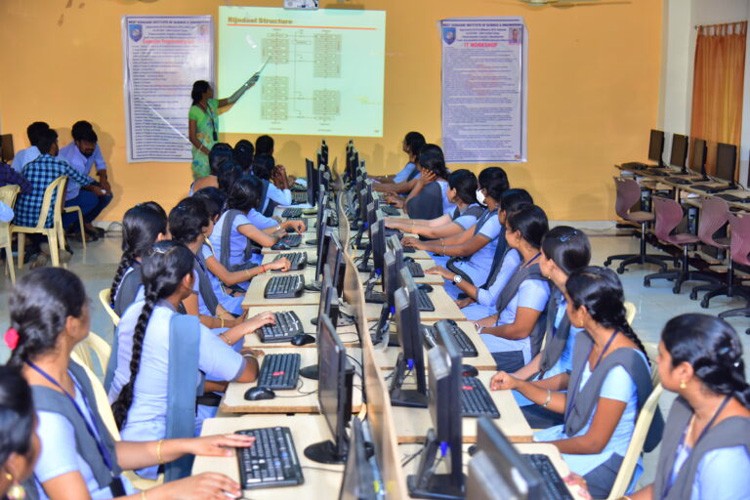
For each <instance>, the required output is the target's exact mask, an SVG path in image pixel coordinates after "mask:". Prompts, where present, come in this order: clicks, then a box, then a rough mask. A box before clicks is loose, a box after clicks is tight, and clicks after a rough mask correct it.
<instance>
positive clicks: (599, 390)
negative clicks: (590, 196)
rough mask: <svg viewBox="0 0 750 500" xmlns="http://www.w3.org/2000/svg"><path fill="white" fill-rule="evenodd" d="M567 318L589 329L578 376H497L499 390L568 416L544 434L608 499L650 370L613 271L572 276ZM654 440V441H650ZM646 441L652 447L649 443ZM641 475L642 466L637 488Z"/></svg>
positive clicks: (576, 359)
mask: <svg viewBox="0 0 750 500" xmlns="http://www.w3.org/2000/svg"><path fill="white" fill-rule="evenodd" d="M565 288H566V291H567V294H568V298H569V299H570V300H569V302H568V305H567V307H568V318H569V319H570V322H571V324H573V325H574V326H576V327H579V328H583V329H584V330H585V332H582V333H579V334H578V336H577V337H576V345H575V350H574V352H573V365H572V367H573V368H572V371H571V372H570V374H568V373H560V374H559V375H556V376H555V377H553V378H551V379H548V380H545V381H544V382H547V383H552V382H553V381H555V382H557V383H559V386H560V387H561V388H567V392H561V391H554V390H552V389H549V388H544V387H540V386H539V384H540V382H529V381H526V380H523V379H518V378H516V377H513V376H511V375H509V374H508V373H505V372H500V373H498V374H496V375H495V376H494V377H493V378H492V382H491V388H492V389H493V390H500V389H515V390H517V391H519V392H521V394H523V395H524V396H526V397H527V398H529V399H530V400H532V401H534V403H536V404H538V405H541V406H543V407H545V408H547V409H549V410H551V411H554V412H556V413H562V414H563V415H564V423H563V425H558V426H555V427H550V428H549V429H544V430H541V431H538V432H537V433H536V434H535V435H534V440H535V441H549V442H551V443H552V444H554V445H555V446H556V447H557V448H558V449H559V450H560V452H561V453H562V454H563V459H564V460H565V463H567V464H568V466H569V467H570V470H571V471H573V472H574V473H576V474H579V475H581V476H583V478H584V479H585V481H586V483H587V484H588V487H589V490H590V492H591V495H592V496H593V497H594V498H606V497H607V496H608V495H609V493H610V490H611V489H612V484H613V483H614V480H615V476H616V475H617V472H618V470H619V468H620V464H621V463H622V460H623V457H624V456H625V452H626V450H627V447H628V444H629V443H630V439H631V437H632V436H633V429H634V428H635V421H636V418H637V417H638V411H639V409H640V408H641V407H642V406H643V403H644V402H645V401H646V399H647V398H648V395H649V394H650V393H651V389H652V383H651V371H650V368H649V362H648V358H647V357H646V353H645V351H644V348H643V345H642V344H641V341H640V340H639V339H638V336H637V335H636V334H635V332H633V330H632V328H631V327H630V325H629V324H628V322H627V320H626V319H625V306H624V297H623V292H622V284H621V283H620V280H619V279H618V277H617V274H615V272H614V271H612V270H610V269H606V268H602V267H588V268H585V269H582V270H578V271H575V272H573V273H572V274H571V275H570V277H569V278H568V282H567V284H566V286H565ZM647 441H648V440H647ZM647 444H648V443H647ZM641 471H642V464H641V459H639V461H638V465H637V467H636V471H635V474H634V477H633V481H632V483H631V484H636V482H637V481H638V477H639V476H640V474H641Z"/></svg>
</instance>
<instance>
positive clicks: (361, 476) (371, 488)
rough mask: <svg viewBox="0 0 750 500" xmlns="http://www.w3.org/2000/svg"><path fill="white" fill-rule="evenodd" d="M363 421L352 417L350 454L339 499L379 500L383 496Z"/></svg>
mask: <svg viewBox="0 0 750 500" xmlns="http://www.w3.org/2000/svg"><path fill="white" fill-rule="evenodd" d="M362 426H363V424H362V421H361V420H360V419H358V418H353V419H352V425H351V427H352V435H351V437H350V438H349V456H348V458H347V459H346V467H345V468H344V480H343V481H342V482H341V490H340V491H339V500H377V499H379V498H382V496H381V494H380V491H379V488H378V485H379V481H378V482H377V483H376V479H375V478H376V474H375V473H374V472H373V469H374V468H375V467H377V465H375V466H374V467H373V464H372V462H371V461H370V459H369V457H368V455H369V451H368V446H367V445H368V444H369V443H367V442H366V440H365V434H364V432H363V430H362Z"/></svg>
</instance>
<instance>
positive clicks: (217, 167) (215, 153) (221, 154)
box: [188, 142, 234, 196]
mask: <svg viewBox="0 0 750 500" xmlns="http://www.w3.org/2000/svg"><path fill="white" fill-rule="evenodd" d="M233 158H234V150H233V149H232V146H230V145H229V144H227V143H226V142H217V143H216V144H214V145H213V146H212V147H211V151H210V152H209V153H208V167H209V169H210V174H209V175H206V176H205V177H200V178H198V179H195V180H194V181H193V183H192V184H190V189H189V191H188V195H189V196H192V195H193V193H196V192H198V191H200V190H201V189H204V188H207V187H218V186H219V172H220V171H221V167H222V165H224V162H226V161H228V160H233Z"/></svg>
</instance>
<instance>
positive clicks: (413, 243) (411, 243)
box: [401, 236, 420, 249]
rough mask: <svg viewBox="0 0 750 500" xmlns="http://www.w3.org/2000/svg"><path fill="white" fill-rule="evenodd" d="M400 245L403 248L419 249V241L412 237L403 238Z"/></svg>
mask: <svg viewBox="0 0 750 500" xmlns="http://www.w3.org/2000/svg"><path fill="white" fill-rule="evenodd" d="M401 245H402V246H403V247H409V248H416V249H419V246H420V241H419V240H418V239H417V238H414V237H412V236H404V237H403V238H401Z"/></svg>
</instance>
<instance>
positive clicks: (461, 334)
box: [422, 319, 479, 358]
mask: <svg viewBox="0 0 750 500" xmlns="http://www.w3.org/2000/svg"><path fill="white" fill-rule="evenodd" d="M438 323H446V324H447V325H448V327H449V328H448V329H449V331H450V333H451V336H452V337H453V341H454V342H455V344H456V346H457V347H458V348H459V349H460V350H461V357H463V358H476V357H477V356H479V353H478V352H477V347H476V346H475V345H474V342H472V341H471V339H470V338H469V336H468V335H466V332H465V331H463V330H462V329H461V328H459V326H458V324H457V323H456V322H455V321H454V320H452V319H441V320H440V321H438V322H437V323H435V325H434V326H429V325H422V333H423V334H424V342H425V344H426V345H427V347H428V348H432V347H434V346H435V344H436V341H435V336H436V335H437V325H438Z"/></svg>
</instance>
